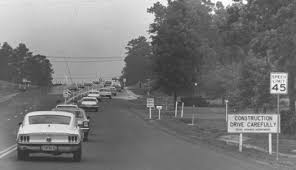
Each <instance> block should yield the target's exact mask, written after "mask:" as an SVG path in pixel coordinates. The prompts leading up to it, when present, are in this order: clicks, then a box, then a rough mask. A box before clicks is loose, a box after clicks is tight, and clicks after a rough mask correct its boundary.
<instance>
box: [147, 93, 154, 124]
mask: <svg viewBox="0 0 296 170" xmlns="http://www.w3.org/2000/svg"><path fill="white" fill-rule="evenodd" d="M146 106H147V107H148V108H149V119H152V113H151V108H152V107H154V98H147V104H146Z"/></svg>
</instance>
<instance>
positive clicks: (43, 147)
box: [16, 111, 82, 162]
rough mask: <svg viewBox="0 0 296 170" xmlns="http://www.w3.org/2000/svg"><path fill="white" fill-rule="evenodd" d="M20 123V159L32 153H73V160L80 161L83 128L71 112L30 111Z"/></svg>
mask: <svg viewBox="0 0 296 170" xmlns="http://www.w3.org/2000/svg"><path fill="white" fill-rule="evenodd" d="M19 125H20V127H19V130H18V133H17V139H16V141H17V158H18V159H19V160H27V159H28V158H29V156H30V153H47V154H52V155H60V154H62V153H73V159H74V161H77V162H78V161H80V160H81V151H82V145H81V135H80V129H79V127H78V126H77V123H76V118H75V116H74V115H73V114H72V113H68V112H57V111H38V112H30V113H28V114H26V116H25V117H24V120H23V122H21V123H19Z"/></svg>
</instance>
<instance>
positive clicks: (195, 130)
mask: <svg viewBox="0 0 296 170" xmlns="http://www.w3.org/2000/svg"><path fill="white" fill-rule="evenodd" d="M130 90H131V91H133V92H134V93H136V94H138V93H137V92H138V91H134V90H133V89H130ZM154 96H155V94H154ZM131 102H132V103H133V108H135V109H136V112H137V113H142V114H141V116H142V118H144V119H148V109H147V108H146V98H145V97H143V98H140V99H138V100H134V101H131ZM285 104H286V99H284V100H283V102H282V105H283V106H282V107H283V108H284V106H285ZM246 111H248V112H249V111H250V112H251V111H252V110H246ZM269 111H270V112H271V111H273V110H269ZM152 113H153V116H152V118H153V120H157V115H158V112H157V110H153V111H152ZM192 113H195V119H194V123H195V125H194V126H189V125H188V124H191V122H192ZM233 113H234V112H233ZM153 122H154V123H153V125H157V126H158V127H159V128H160V129H162V130H165V131H166V132H168V133H171V134H172V135H177V136H182V137H184V138H185V139H186V140H188V141H190V142H193V143H195V142H197V143H198V142H202V143H204V144H208V145H209V147H214V149H215V150H222V152H223V153H224V152H227V153H229V154H231V155H234V156H235V157H236V156H239V157H241V156H242V158H245V157H248V158H251V159H253V160H256V161H263V162H267V163H268V164H272V165H273V166H280V167H281V169H283V167H294V166H296V162H295V158H296V136H289V135H280V141H279V151H280V153H284V154H292V156H291V155H281V156H280V160H279V161H275V151H276V150H275V149H276V134H273V135H272V144H273V152H274V153H273V154H272V155H269V154H268V153H267V150H268V134H244V136H245V137H247V140H246V141H244V148H243V152H242V153H239V152H238V144H237V142H225V141H221V140H219V138H220V137H223V136H229V135H231V136H232V137H236V138H237V139H238V134H228V133H227V125H226V120H225V109H224V108H223V107H206V108H194V109H193V108H192V107H185V108H184V117H183V118H180V111H179V110H178V117H177V118H175V116H174V110H172V109H171V110H168V111H165V110H163V112H162V113H161V120H158V121H153ZM253 146H256V147H255V148H254V147H253ZM258 148H259V149H258ZM260 149H262V150H260ZM293 155H295V157H293Z"/></svg>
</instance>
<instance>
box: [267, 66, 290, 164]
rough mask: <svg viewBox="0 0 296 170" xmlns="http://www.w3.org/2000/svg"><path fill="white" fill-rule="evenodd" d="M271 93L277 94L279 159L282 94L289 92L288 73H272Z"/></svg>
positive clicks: (277, 150) (277, 147) (277, 151)
mask: <svg viewBox="0 0 296 170" xmlns="http://www.w3.org/2000/svg"><path fill="white" fill-rule="evenodd" d="M270 94H276V95H277V116H278V119H277V121H278V122H277V126H278V127H277V130H278V131H277V134H276V160H279V129H280V120H279V119H280V94H288V73H284V72H271V73H270Z"/></svg>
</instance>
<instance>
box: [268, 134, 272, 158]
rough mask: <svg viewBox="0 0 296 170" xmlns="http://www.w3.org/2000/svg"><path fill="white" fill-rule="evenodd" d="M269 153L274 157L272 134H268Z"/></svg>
mask: <svg viewBox="0 0 296 170" xmlns="http://www.w3.org/2000/svg"><path fill="white" fill-rule="evenodd" d="M268 153H269V155H272V134H271V133H269V134H268Z"/></svg>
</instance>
